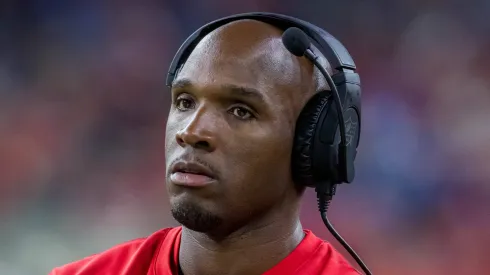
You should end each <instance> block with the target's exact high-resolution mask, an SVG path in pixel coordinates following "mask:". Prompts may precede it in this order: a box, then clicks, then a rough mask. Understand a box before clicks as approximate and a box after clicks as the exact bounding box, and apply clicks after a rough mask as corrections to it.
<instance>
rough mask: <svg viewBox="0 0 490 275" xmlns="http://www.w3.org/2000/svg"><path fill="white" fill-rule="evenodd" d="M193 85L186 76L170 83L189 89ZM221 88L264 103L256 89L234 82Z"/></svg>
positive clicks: (175, 87)
mask: <svg viewBox="0 0 490 275" xmlns="http://www.w3.org/2000/svg"><path fill="white" fill-rule="evenodd" d="M194 86H195V85H194V84H193V83H192V81H191V80H190V79H188V78H183V79H178V80H176V81H174V83H172V89H191V88H192V87H194ZM220 88H221V89H223V90H226V91H229V92H231V93H232V94H233V95H236V96H238V97H244V98H253V99H255V100H257V101H259V102H261V103H265V102H266V101H265V98H264V95H263V94H262V93H261V92H260V91H258V90H257V89H254V88H251V87H246V86H239V85H235V84H230V83H228V84H223V85H221V86H220Z"/></svg>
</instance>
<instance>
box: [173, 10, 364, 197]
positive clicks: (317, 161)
mask: <svg viewBox="0 0 490 275" xmlns="http://www.w3.org/2000/svg"><path fill="white" fill-rule="evenodd" d="M243 19H252V20H258V21H262V22H265V23H268V24H271V25H274V26H276V27H278V28H280V29H282V30H283V31H285V30H287V29H289V28H291V27H296V28H298V29H300V30H302V31H303V32H304V33H306V35H307V36H308V37H309V38H310V40H311V42H312V43H313V44H314V45H315V46H316V48H317V49H318V50H319V51H320V52H321V54H323V56H324V57H325V58H326V59H327V60H328V61H329V63H330V64H331V66H332V69H334V70H335V71H336V73H335V74H334V75H333V76H332V79H333V82H334V84H335V87H333V88H336V89H337V91H338V95H339V97H340V101H341V103H342V106H343V108H342V109H343V110H342V113H343V116H344V122H343V123H344V126H345V137H344V139H345V140H346V144H345V147H346V148H345V149H346V150H345V152H344V153H341V152H342V150H339V143H340V140H341V139H342V135H341V133H340V131H339V119H338V115H337V112H336V109H335V108H336V107H337V106H336V104H335V103H334V97H333V96H331V95H332V93H331V91H319V92H317V93H316V94H315V95H314V96H313V97H312V98H311V99H310V100H309V101H308V103H307V104H306V106H305V107H304V108H303V110H302V112H301V114H300V116H299V119H298V121H297V124H296V133H295V139H294V146H293V154H292V171H293V177H294V179H295V182H296V183H299V184H301V185H303V186H308V187H316V186H317V185H318V184H329V185H335V184H338V183H343V182H346V183H350V182H352V180H353V179H354V175H355V170H354V159H355V157H356V154H357V147H358V145H359V137H360V130H361V128H360V121H361V120H360V117H361V85H360V79H359V75H358V74H357V73H356V72H355V70H356V65H355V64H354V61H353V60H352V57H351V56H350V54H349V53H348V51H347V49H346V48H345V47H344V46H343V45H342V44H341V43H340V42H339V41H338V40H337V39H335V38H334V37H333V36H332V35H330V34H329V33H327V32H326V31H324V30H323V29H321V28H319V27H317V26H315V25H313V24H311V23H308V22H305V21H303V20H300V19H297V18H294V17H290V16H286V15H281V14H275V13H264V12H253V13H244V14H237V15H232V16H228V17H225V18H222V19H218V20H216V21H213V22H211V23H208V24H206V25H204V26H203V27H201V28H199V29H198V30H197V31H195V32H194V33H193V34H192V35H191V36H190V37H189V38H187V39H186V41H185V42H184V43H183V44H182V46H181V47H180V48H179V50H178V51H177V54H176V55H175V57H174V59H173V61H172V64H171V65H170V69H169V72H168V75H167V81H166V84H167V86H169V87H171V86H172V82H173V80H174V79H175V77H176V75H177V73H178V71H179V70H180V69H181V68H182V66H183V65H184V63H185V62H186V60H187V58H188V57H189V55H190V54H191V52H192V51H193V50H194V48H195V47H196V45H197V44H198V43H199V41H201V39H203V38H204V37H205V36H206V35H207V34H209V33H210V32H212V31H213V30H215V29H217V28H219V27H220V26H223V25H225V24H228V23H230V22H233V21H237V20H243ZM331 89H332V87H331ZM340 123H342V122H340Z"/></svg>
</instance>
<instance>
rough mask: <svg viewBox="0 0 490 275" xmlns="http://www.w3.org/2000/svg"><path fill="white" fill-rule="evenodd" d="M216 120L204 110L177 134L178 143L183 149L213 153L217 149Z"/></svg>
mask: <svg viewBox="0 0 490 275" xmlns="http://www.w3.org/2000/svg"><path fill="white" fill-rule="evenodd" d="M215 125H216V119H215V118H213V116H212V115H210V114H208V113H207V111H206V110H205V109H204V108H202V109H199V110H198V111H197V112H196V113H195V115H194V116H193V117H192V118H190V120H189V121H188V122H187V123H186V124H185V127H183V128H182V129H181V130H179V131H178V132H177V134H176V137H175V138H176V140H177V143H178V144H179V145H180V146H182V147H187V146H190V147H192V148H195V149H199V150H204V151H206V152H212V151H214V150H215V149H216V130H215V129H214V128H215Z"/></svg>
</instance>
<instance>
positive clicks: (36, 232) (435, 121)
mask: <svg viewBox="0 0 490 275" xmlns="http://www.w3.org/2000/svg"><path fill="white" fill-rule="evenodd" d="M246 11H273V12H280V13H285V14H289V15H293V16H298V17H301V18H303V19H305V20H307V21H311V22H312V23H314V24H317V25H319V26H321V27H323V28H325V29H326V30H327V31H329V32H331V33H332V34H333V35H334V36H336V37H337V38H339V39H340V40H341V41H342V42H343V43H344V44H345V45H346V47H347V48H348V49H349V50H350V52H351V54H352V55H353V57H354V59H355V60H356V61H357V65H358V66H359V68H360V69H359V72H360V74H361V79H362V82H363V115H364V116H363V132H362V138H361V145H360V152H359V154H358V160H357V178H356V180H355V182H354V183H353V184H351V185H343V186H340V187H339V189H338V195H337V196H336V198H335V200H334V202H333V204H332V208H331V211H330V213H331V214H330V218H331V220H332V222H333V223H334V225H335V227H336V228H337V229H338V230H339V232H340V233H341V235H343V237H345V238H346V239H347V240H348V242H349V243H350V244H351V245H352V246H353V247H354V248H355V249H356V250H357V252H358V253H360V254H361V256H362V257H363V259H364V260H365V261H366V262H367V264H368V266H369V267H370V268H371V270H372V271H373V272H374V274H379V275H392V274H397V275H398V274H399V275H405V274H407V275H408V274H410V275H412V274H417V275H443V274H464V275H476V274H490V261H488V259H487V256H488V253H489V252H490V251H489V250H488V247H490V234H489V232H490V184H489V182H490V165H489V163H490V121H489V119H490V66H489V65H488V62H489V61H490V51H489V50H488V49H490V35H489V33H490V20H488V18H489V16H490V1H487V0H472V1H471V3H469V2H468V1H456V0H445V1H436V0H424V1H416V0H411V1H401V0H371V1H361V0H349V1H325V0H323V1H320V0H317V1H314V0H304V1H303V2H302V3H301V4H300V3H299V2H298V1H294V2H293V1H291V0H248V1H244V2H241V1H229V0H205V1H192V0H179V1H176V0H160V1H156V0H155V1H152V0H119V1H115V0H83V1H82V0H80V1H61V0H44V1H41V0H2V1H1V3H0V274H2V275H27V274H28V275H32V274H47V273H48V272H49V271H50V270H51V269H52V268H53V267H55V266H58V265H62V264H65V263H67V262H70V261H74V260H77V259H79V258H81V257H84V256H87V255H89V254H92V253H96V252H100V251H102V250H105V249H107V248H109V247H111V246H113V245H115V244H117V243H120V242H123V241H126V240H130V239H134V238H138V237H142V236H146V235H149V234H151V233H152V232H154V231H157V230H158V229H160V228H162V227H168V226H174V225H175V222H174V221H173V220H172V217H171V216H170V215H169V209H168V203H167V197H166V194H165V188H164V174H165V173H164V167H165V166H164V165H165V164H164V135H165V123H166V116H167V113H168V106H169V98H170V97H169V92H168V89H167V88H166V87H165V86H164V80H165V76H166V72H167V69H168V65H169V63H170V61H171V58H172V57H173V55H174V53H175V51H176V50H177V48H178V47H179V46H180V44H181V43H182V42H183V40H184V39H185V38H186V37H187V36H188V35H189V34H190V33H191V32H193V31H194V30H195V29H197V28H198V27H200V26H201V25H202V24H204V23H206V22H208V21H211V20H214V19H217V18H219V17H222V16H226V15H229V14H232V13H238V12H246ZM302 215H303V221H304V226H305V227H307V228H310V229H312V230H313V231H315V232H316V233H317V234H318V235H319V236H321V237H323V238H326V239H328V240H330V241H332V243H333V244H334V245H335V246H336V247H337V248H338V250H339V251H341V252H342V253H344V254H345V255H346V253H345V252H344V250H343V249H342V248H341V247H340V245H338V243H337V242H335V241H334V240H333V239H332V237H330V235H329V233H328V231H327V230H326V229H324V226H323V224H322V222H321V219H320V216H319V214H318V212H317V210H316V203H315V197H314V194H313V192H312V191H311V190H310V191H309V193H308V194H307V196H306V198H305V202H304V206H303V214H302ZM349 259H350V258H349Z"/></svg>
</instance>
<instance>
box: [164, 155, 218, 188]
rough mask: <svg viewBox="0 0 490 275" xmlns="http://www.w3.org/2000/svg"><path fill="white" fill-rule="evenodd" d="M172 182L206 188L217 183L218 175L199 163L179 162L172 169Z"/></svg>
mask: <svg viewBox="0 0 490 275" xmlns="http://www.w3.org/2000/svg"><path fill="white" fill-rule="evenodd" d="M170 181H171V182H172V183H174V184H176V185H180V186H187V187H204V186H207V185H209V184H211V183H212V182H214V181H216V175H215V173H213V171H212V170H211V169H209V168H208V167H207V166H205V165H203V164H200V163H198V162H186V161H179V162H176V163H174V164H173V165H172V166H171V167H170Z"/></svg>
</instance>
